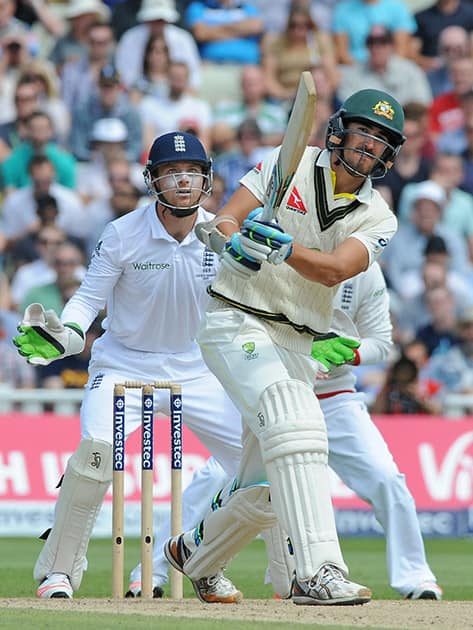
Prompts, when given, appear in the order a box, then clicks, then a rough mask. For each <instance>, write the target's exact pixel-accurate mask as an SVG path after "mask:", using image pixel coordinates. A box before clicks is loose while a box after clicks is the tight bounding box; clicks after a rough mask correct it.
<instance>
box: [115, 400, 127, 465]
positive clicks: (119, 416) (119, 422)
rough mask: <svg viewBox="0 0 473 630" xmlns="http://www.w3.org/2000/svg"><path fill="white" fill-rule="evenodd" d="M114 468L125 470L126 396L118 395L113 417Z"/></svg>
mask: <svg viewBox="0 0 473 630" xmlns="http://www.w3.org/2000/svg"><path fill="white" fill-rule="evenodd" d="M113 445H114V449H113V470H123V469H124V464H125V398H124V396H117V397H116V399H115V402H114V417H113Z"/></svg>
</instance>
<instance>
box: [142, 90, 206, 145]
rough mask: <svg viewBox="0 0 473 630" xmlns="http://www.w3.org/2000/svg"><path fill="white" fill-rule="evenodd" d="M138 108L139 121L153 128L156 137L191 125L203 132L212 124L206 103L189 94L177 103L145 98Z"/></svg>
mask: <svg viewBox="0 0 473 630" xmlns="http://www.w3.org/2000/svg"><path fill="white" fill-rule="evenodd" d="M138 107H139V111H140V117H141V120H142V121H143V123H144V124H145V125H151V126H152V127H153V129H154V134H155V135H156V136H160V135H162V134H163V133H170V132H171V131H174V130H175V129H184V128H186V127H188V126H192V125H193V126H195V128H196V129H199V130H201V131H205V130H207V129H208V128H209V127H210V125H211V124H212V109H211V107H210V105H209V104H208V103H207V101H204V100H203V99H201V98H197V97H196V96H191V95H189V94H184V95H183V96H181V98H179V99H178V100H177V101H174V100H172V99H170V98H168V97H165V98H162V99H157V98H154V97H152V96H145V97H143V99H142V100H141V102H140V104H139V105H138Z"/></svg>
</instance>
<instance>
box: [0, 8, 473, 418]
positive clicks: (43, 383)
mask: <svg viewBox="0 0 473 630" xmlns="http://www.w3.org/2000/svg"><path fill="white" fill-rule="evenodd" d="M472 42H473V2H472V1H470V0H439V1H437V2H434V3H432V2H430V3H429V2H423V3H422V2H414V0H411V1H410V2H409V1H408V0H405V1H403V0H338V1H335V0H293V1H292V2H291V1H290V0H249V1H248V2H239V1H237V0H203V1H193V2H186V1H185V0H181V1H179V0H176V2H174V1H173V0H139V1H136V0H110V1H109V2H101V1H100V0H71V1H70V2H61V1H57V0H49V1H47V0H21V1H18V2H15V1H14V0H0V195H1V197H0V387H12V388H16V389H20V388H77V387H82V386H83V385H84V384H85V381H86V371H87V362H88V358H89V356H90V345H91V343H92V342H93V340H94V339H95V338H96V337H97V336H98V335H100V334H101V326H100V318H99V319H98V320H97V321H96V322H95V323H94V325H93V326H92V328H91V330H90V331H89V333H88V342H89V343H88V344H87V347H86V349H85V351H84V352H83V353H82V354H81V355H80V356H77V357H69V358H67V359H65V360H63V361H59V362H55V363H53V364H51V365H50V366H48V367H46V368H41V369H33V368H31V367H30V366H28V365H27V364H26V362H25V361H24V360H23V359H22V358H21V357H19V355H18V354H17V352H16V349H15V348H14V346H13V345H12V343H11V337H12V336H13V335H14V334H15V330H16V325H17V323H18V321H19V319H20V318H21V315H20V314H21V313H22V311H23V309H24V307H25V305H27V304H29V303H31V302H41V303H42V304H43V305H44V306H45V307H46V308H53V309H55V310H56V311H57V312H60V311H61V310H62V307H63V305H64V303H65V302H66V301H67V299H68V298H69V296H70V295H71V294H72V293H73V292H74V291H75V289H76V288H77V287H78V286H79V283H80V281H81V278H82V276H83V274H84V271H85V269H86V266H87V263H88V260H89V257H90V255H91V252H92V251H93V249H94V246H95V243H96V241H97V239H98V237H99V236H100V233H101V231H102V229H103V228H104V226H105V224H106V223H107V222H108V221H110V220H112V219H114V218H116V217H119V216H121V215H123V214H124V213H127V212H130V211H131V210H133V209H134V208H135V207H137V205H139V204H142V203H147V202H149V198H147V196H146V189H145V186H144V182H143V177H142V170H143V164H144V161H145V159H146V155H147V151H148V149H149V146H150V144H151V142H152V141H153V139H154V138H155V137H156V136H158V135H160V134H162V133H166V132H168V131H173V130H176V129H182V130H185V131H190V132H192V133H195V134H196V135H197V136H198V137H199V138H200V139H201V141H202V142H203V144H204V145H205V147H206V149H207V151H208V152H209V154H210V155H211V156H212V159H213V165H214V186H213V194H212V196H211V197H210V198H209V199H208V200H207V201H206V202H205V205H206V207H207V208H208V209H209V210H210V211H212V212H217V211H218V210H219V209H220V208H221V206H222V204H223V203H224V202H225V201H226V199H227V198H228V197H229V195H231V193H232V192H233V191H234V190H235V188H236V187H237V186H238V182H239V179H240V177H241V176H242V175H243V174H244V173H246V172H247V171H248V170H249V169H251V168H252V167H253V166H255V165H256V164H257V163H258V162H259V161H260V160H261V159H262V158H263V157H264V156H265V154H266V153H267V152H268V151H271V149H272V148H273V147H274V146H277V145H278V144H280V142H281V140H282V137H283V134H284V130H285V126H286V122H287V118H288V114H289V113H290V109H291V105H292V102H293V98H294V96H295V89H296V86H297V83H298V80H299V76H300V73H301V71H303V70H310V71H311V72H312V73H313V75H314V78H315V81H316V85H317V89H318V105H317V115H316V119H315V120H314V125H313V130H312V135H311V140H310V144H314V145H318V146H324V142H325V130H326V124H327V120H328V118H329V116H330V115H331V114H332V113H333V112H334V111H336V110H337V108H338V107H339V106H340V104H341V103H342V101H343V100H344V99H345V98H346V97H347V96H349V95H350V94H352V93H353V92H354V91H356V90H358V89H360V88H368V87H374V88H378V89H383V90H385V91H387V92H389V93H391V94H392V95H393V96H395V97H396V98H397V99H398V100H399V101H400V102H401V104H402V105H403V107H404V110H405V117H406V124H405V136H406V142H405V144H404V147H403V148H402V151H401V153H400V155H399V157H398V159H397V161H396V163H395V165H394V167H393V168H392V170H391V171H390V172H389V173H388V175H387V176H386V177H385V178H384V179H382V180H379V181H375V182H374V185H375V186H376V187H377V188H378V189H379V190H380V192H381V194H382V195H383V196H384V197H385V198H386V200H387V201H388V202H389V204H390V205H391V207H392V209H393V212H394V213H395V214H396V215H397V217H398V219H399V224H400V227H399V232H398V234H397V235H396V236H395V238H394V239H393V241H392V242H391V244H390V245H389V247H388V248H387V250H386V252H385V254H383V257H382V258H381V261H380V262H381V265H382V268H383V272H384V274H385V278H386V282H387V285H388V289H389V292H390V294H391V315H392V322H393V327H394V340H395V344H394V348H393V351H392V355H391V357H390V359H389V361H388V362H387V363H386V365H381V366H367V367H358V368H356V370H357V376H358V387H359V389H360V390H362V391H365V392H366V393H367V396H368V401H369V404H370V407H371V409H372V411H373V412H376V413H388V414H389V413H430V414H437V413H440V414H441V413H442V412H443V411H444V404H445V400H446V397H447V396H448V394H451V393H460V394H473V46H472ZM465 410H466V411H467V412H468V411H470V412H471V411H473V409H470V410H469V409H468V408H467V407H466V408H465Z"/></svg>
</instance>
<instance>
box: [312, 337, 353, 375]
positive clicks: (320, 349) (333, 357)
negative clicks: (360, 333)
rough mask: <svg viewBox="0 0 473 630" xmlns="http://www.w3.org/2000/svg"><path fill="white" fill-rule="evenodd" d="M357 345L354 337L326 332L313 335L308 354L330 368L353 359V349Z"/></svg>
mask: <svg viewBox="0 0 473 630" xmlns="http://www.w3.org/2000/svg"><path fill="white" fill-rule="evenodd" d="M359 347H360V342H359V341H357V340H356V339H350V338H349V337H339V336H338V335H336V334H335V333H328V334H327V335H320V336H318V337H314V341H313V342H312V350H311V352H310V356H311V357H312V358H313V359H315V360H316V361H318V362H319V363H321V364H322V365H323V366H325V367H326V368H327V369H328V370H330V369H332V368H333V367H337V366H340V365H343V364H344V363H350V361H353V359H354V358H355V357H356V354H355V352H354V349H356V348H359Z"/></svg>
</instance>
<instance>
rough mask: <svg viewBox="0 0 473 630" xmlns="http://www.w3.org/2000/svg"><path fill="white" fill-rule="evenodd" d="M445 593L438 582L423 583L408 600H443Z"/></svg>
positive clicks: (407, 597)
mask: <svg viewBox="0 0 473 630" xmlns="http://www.w3.org/2000/svg"><path fill="white" fill-rule="evenodd" d="M442 595H443V591H442V589H441V588H440V586H439V585H438V584H437V583H436V582H422V584H419V585H418V586H416V587H415V589H414V590H413V591H412V593H409V595H407V596H406V599H439V600H440V599H442Z"/></svg>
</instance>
